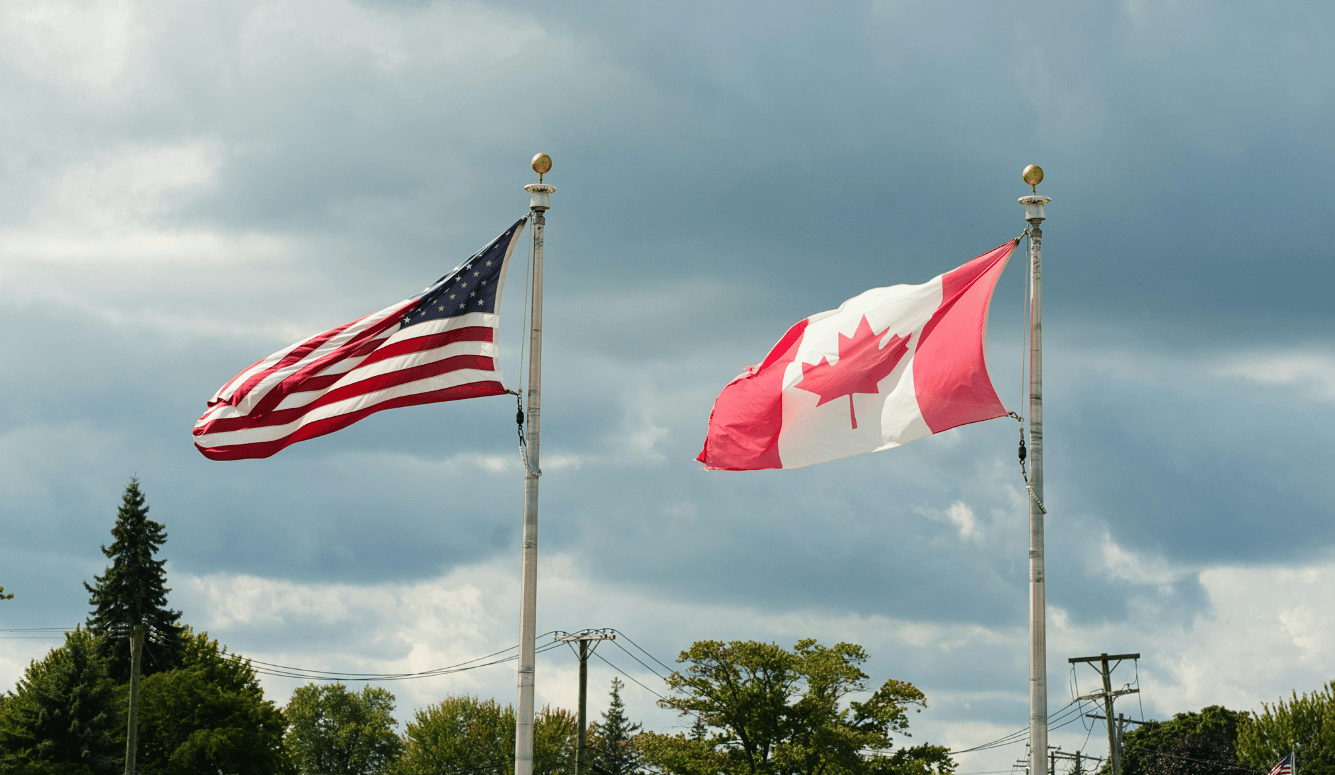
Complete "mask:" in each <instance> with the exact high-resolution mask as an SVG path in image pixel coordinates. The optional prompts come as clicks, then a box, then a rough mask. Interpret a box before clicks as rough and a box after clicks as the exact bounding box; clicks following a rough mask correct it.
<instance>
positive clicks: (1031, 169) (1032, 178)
mask: <svg viewBox="0 0 1335 775" xmlns="http://www.w3.org/2000/svg"><path fill="white" fill-rule="evenodd" d="M533 164H534V169H537V161H536V160H534V162H533ZM548 166H549V167H550V166H551V163H550V162H548ZM1020 177H1021V178H1023V179H1024V182H1025V183H1026V184H1027V185H1028V186H1029V188H1030V189H1031V190H1032V191H1033V192H1034V193H1038V184H1039V183H1042V182H1043V168H1042V167H1040V166H1038V165H1037V164H1030V165H1029V166H1028V167H1025V168H1024V172H1022V173H1020Z"/></svg>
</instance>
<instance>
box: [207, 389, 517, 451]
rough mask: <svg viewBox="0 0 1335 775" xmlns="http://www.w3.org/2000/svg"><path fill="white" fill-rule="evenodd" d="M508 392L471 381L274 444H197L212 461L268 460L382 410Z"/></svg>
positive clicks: (329, 421)
mask: <svg viewBox="0 0 1335 775" xmlns="http://www.w3.org/2000/svg"><path fill="white" fill-rule="evenodd" d="M503 393H505V387H504V386H503V385H501V383H499V382H490V381H489V382H471V383H469V384H467V385H456V386H455V387H449V388H443V389H441V390H433V391H430V392H428V393H417V394H414V395H411V396H400V397H398V398H393V399H390V400H388V401H384V402H382V403H379V404H376V405H375V406H370V407H366V408H365V409H360V410H358V411H356V412H349V413H348V414H341V415H338V416H337V417H329V418H325V419H322V420H316V421H314V422H311V423H309V424H307V425H304V426H302V427H301V428H300V429H298V430H297V431H295V432H294V433H292V434H291V435H289V436H284V437H283V438H281V439H275V440H273V441H263V442H257V443H255V444H230V445H228V446H225V447H202V446H199V445H196V446H197V447H198V449H199V451H200V452H202V453H204V457H207V458H208V459H210V460H249V459H253V458H265V457H270V456H272V455H274V454H275V453H277V452H279V451H280V450H282V449H284V448H286V447H289V446H291V445H292V444H295V443H297V442H298V441H305V440H306V439H313V438H315V437H317V436H325V435H327V434H330V433H333V432H334V431H337V430H342V429H343V428H346V427H348V426H349V425H352V424H353V423H355V422H357V421H358V420H361V419H363V418H365V417H369V416H370V415H372V414H375V413H376V412H379V411H381V410H382V409H395V408H398V407H402V406H417V405H420V404H431V403H436V402H440V401H457V400H460V399H464V398H481V397H483V396H498V395H501V394H503Z"/></svg>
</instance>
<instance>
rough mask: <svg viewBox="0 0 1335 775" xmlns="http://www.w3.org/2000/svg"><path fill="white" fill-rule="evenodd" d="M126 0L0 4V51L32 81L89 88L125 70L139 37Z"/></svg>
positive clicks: (32, 0) (39, 0)
mask: <svg viewBox="0 0 1335 775" xmlns="http://www.w3.org/2000/svg"><path fill="white" fill-rule="evenodd" d="M134 12H135V4H134V3H132V2H130V0H102V1H101V2H74V0H14V1H13V2H6V3H3V4H0V40H4V41H5V45H4V47H3V48H0V57H3V58H4V59H7V60H9V62H10V63H11V65H12V66H14V67H17V68H19V69H21V70H22V71H23V73H24V74H25V75H26V76H27V77H29V78H32V79H34V80H36V81H39V82H44V83H46V84H53V85H56V86H66V87H76V88H80V89H86V90H88V91H89V92H92V91H94V90H97V89H104V88H105V87H107V86H109V85H111V84H113V83H114V82H116V81H117V80H118V79H120V78H121V76H122V75H123V74H124V72H125V70H126V68H127V66H128V63H129V60H130V57H131V53H132V51H133V50H134V47H135V45H136V44H137V43H139V42H140V41H141V40H142V36H143V33H142V29H141V28H140V26H139V25H138V24H137V20H136V19H135V13H134Z"/></svg>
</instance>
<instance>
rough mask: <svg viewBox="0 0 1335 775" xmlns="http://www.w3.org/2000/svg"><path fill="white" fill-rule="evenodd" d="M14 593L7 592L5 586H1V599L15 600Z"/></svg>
mask: <svg viewBox="0 0 1335 775" xmlns="http://www.w3.org/2000/svg"><path fill="white" fill-rule="evenodd" d="M13 599H14V593H13V592H6V591H5V588H4V587H0V600H13Z"/></svg>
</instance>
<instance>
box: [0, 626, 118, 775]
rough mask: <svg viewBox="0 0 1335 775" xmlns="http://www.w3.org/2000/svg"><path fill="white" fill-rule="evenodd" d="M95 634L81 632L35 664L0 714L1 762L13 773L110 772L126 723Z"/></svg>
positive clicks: (115, 763)
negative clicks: (121, 732) (123, 726)
mask: <svg viewBox="0 0 1335 775" xmlns="http://www.w3.org/2000/svg"><path fill="white" fill-rule="evenodd" d="M98 645H99V644H98V642H97V637H96V636H95V635H94V634H93V633H91V632H89V631H88V630H86V629H83V628H76V629H75V630H74V631H73V632H70V633H66V635H65V644H64V645H63V646H61V647H59V648H55V649H52V650H51V651H50V653H48V654H47V655H46V658H45V659H43V660H42V661H40V662H38V661H36V660H33V661H32V662H31V663H30V664H29V665H28V668H27V669H26V670H25V671H24V673H23V678H22V679H20V680H19V682H18V686H17V687H15V690H14V691H13V692H12V693H10V694H8V695H6V697H5V699H4V703H3V706H0V707H2V710H0V750H3V751H4V753H3V758H0V765H2V766H3V769H5V770H7V771H10V772H18V771H26V772H51V773H57V772H60V773H78V772H81V771H82V772H86V773H91V774H92V775H112V773H115V772H117V771H118V769H119V767H120V766H121V764H122V759H121V756H122V755H123V754H124V747H125V742H124V738H123V737H121V736H120V730H121V727H122V725H123V724H124V723H125V716H124V710H123V707H122V706H120V705H119V704H118V703H117V701H116V700H117V693H116V685H115V682H113V681H112V680H111V678H110V677H109V676H108V675H107V663H106V658H105V657H104V656H103V655H102V653H101V649H99V647H98Z"/></svg>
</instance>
